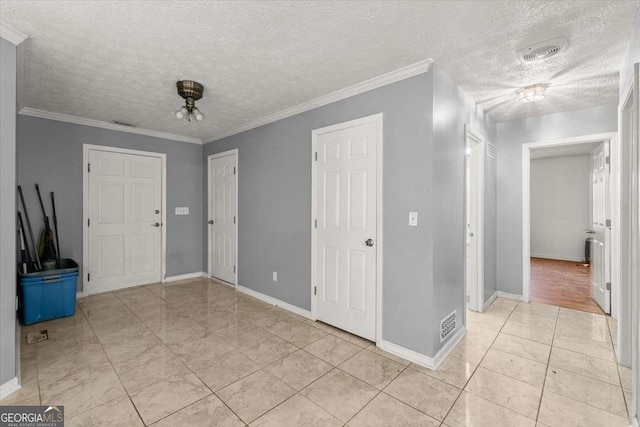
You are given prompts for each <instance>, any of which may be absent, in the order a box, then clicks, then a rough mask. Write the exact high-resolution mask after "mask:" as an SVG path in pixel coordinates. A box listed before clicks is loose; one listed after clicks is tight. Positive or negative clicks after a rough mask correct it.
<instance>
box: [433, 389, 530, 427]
mask: <svg viewBox="0 0 640 427" xmlns="http://www.w3.org/2000/svg"><path fill="white" fill-rule="evenodd" d="M535 424H536V422H535V421H534V420H532V419H530V418H527V417H525V416H524V415H520V414H519V413H517V412H514V411H512V410H510V409H507V408H505V407H503V406H500V405H497V404H495V403H492V402H489V401H488V400H486V399H483V398H481V397H478V396H475V395H473V394H471V393H468V392H466V391H463V392H462V395H461V396H460V398H459V399H458V400H457V401H456V404H455V405H453V408H452V409H451V412H449V415H447V418H446V419H445V420H444V424H443V425H446V426H450V427H534V426H535Z"/></svg>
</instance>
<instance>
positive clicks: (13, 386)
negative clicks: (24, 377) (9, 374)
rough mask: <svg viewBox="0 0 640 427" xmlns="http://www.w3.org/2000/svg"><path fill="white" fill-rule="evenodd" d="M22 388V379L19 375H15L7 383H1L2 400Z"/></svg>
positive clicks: (0, 394) (0, 397) (0, 398)
mask: <svg viewBox="0 0 640 427" xmlns="http://www.w3.org/2000/svg"><path fill="white" fill-rule="evenodd" d="M20 388H21V386H20V380H18V377H13V378H11V379H10V380H9V381H7V382H6V383H4V384H0V400H2V399H4V398H5V397H7V396H9V395H10V394H11V393H13V392H16V391H18V390H20Z"/></svg>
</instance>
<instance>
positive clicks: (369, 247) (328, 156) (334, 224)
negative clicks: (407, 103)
mask: <svg viewBox="0 0 640 427" xmlns="http://www.w3.org/2000/svg"><path fill="white" fill-rule="evenodd" d="M379 132H380V130H379V124H378V123H377V122H376V121H375V120H374V121H369V122H366V123H363V124H354V125H353V126H348V127H343V128H339V129H338V130H335V131H331V130H329V131H327V132H323V131H322V130H320V132H318V133H317V134H316V150H317V162H316V163H317V165H316V179H315V185H316V191H315V194H316V203H315V206H316V212H315V217H316V218H317V227H316V240H315V241H316V244H315V254H316V255H315V256H316V262H315V272H316V278H315V286H316V290H315V292H316V302H315V303H316V317H317V319H318V320H321V321H323V322H325V323H328V324H331V325H334V326H336V327H338V328H340V329H344V330H346V331H349V332H351V333H353V334H356V335H359V336H362V337H364V338H367V339H370V340H375V339H376V274H377V265H376V262H377V255H376V246H375V245H376V244H378V241H377V240H378V239H377V225H376V221H377V212H376V209H377V187H376V185H377V173H378V171H377V156H378V153H377V143H378V138H381V135H379Z"/></svg>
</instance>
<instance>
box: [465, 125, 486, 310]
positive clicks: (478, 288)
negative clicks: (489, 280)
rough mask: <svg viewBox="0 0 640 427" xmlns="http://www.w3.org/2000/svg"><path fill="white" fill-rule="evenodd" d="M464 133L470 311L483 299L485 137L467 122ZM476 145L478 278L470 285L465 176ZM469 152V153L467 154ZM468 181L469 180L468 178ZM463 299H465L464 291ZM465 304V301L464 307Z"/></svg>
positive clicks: (478, 307)
mask: <svg viewBox="0 0 640 427" xmlns="http://www.w3.org/2000/svg"><path fill="white" fill-rule="evenodd" d="M464 134H465V223H464V236H465V248H464V264H465V268H464V275H465V290H468V291H469V305H468V308H469V309H470V310H472V311H477V312H483V311H484V308H485V307H484V305H485V299H484V209H485V205H484V161H485V139H484V137H483V136H482V134H480V133H479V132H477V131H475V130H474V129H472V128H471V127H470V126H469V125H468V124H465V126H464ZM473 143H475V144H477V145H478V151H477V152H478V153H479V155H478V158H477V159H476V160H477V162H478V164H477V174H478V176H477V181H476V186H475V187H476V188H475V190H476V191H477V193H478V199H477V204H478V206H477V212H478V218H477V221H478V229H477V230H476V234H477V235H476V236H475V237H476V245H477V253H476V255H477V256H476V260H475V262H476V268H475V270H476V274H477V276H478V280H477V282H476V283H475V286H471V283H470V281H471V278H470V277H469V275H468V274H467V273H468V270H469V257H468V253H469V247H468V245H467V244H466V242H467V238H468V236H467V233H468V232H469V230H468V229H467V224H468V223H469V219H470V213H469V212H468V211H467V210H466V208H467V206H466V205H467V203H466V200H467V197H469V195H470V194H471V188H467V187H466V182H467V178H471V177H467V165H468V164H467V162H469V161H471V152H470V151H469V150H471V144H473ZM467 153H469V155H467ZM469 183H471V180H470V179H469ZM465 300H466V292H465ZM465 302H466V301H465ZM466 306H467V304H466V303H465V307H466Z"/></svg>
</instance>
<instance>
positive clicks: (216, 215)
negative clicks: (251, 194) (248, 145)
mask: <svg viewBox="0 0 640 427" xmlns="http://www.w3.org/2000/svg"><path fill="white" fill-rule="evenodd" d="M224 154H225V153H223V155H213V156H209V220H208V221H207V222H208V224H209V225H208V227H209V275H210V276H211V277H215V278H217V279H220V280H224V281H225V282H228V283H232V284H234V285H235V284H236V247H237V241H236V240H237V226H238V221H237V191H236V190H237V186H238V184H237V178H238V175H237V171H238V155H237V153H235V152H234V153H229V154H226V155H224Z"/></svg>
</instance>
